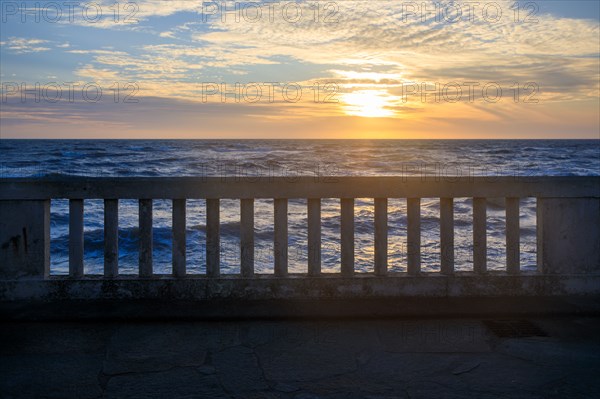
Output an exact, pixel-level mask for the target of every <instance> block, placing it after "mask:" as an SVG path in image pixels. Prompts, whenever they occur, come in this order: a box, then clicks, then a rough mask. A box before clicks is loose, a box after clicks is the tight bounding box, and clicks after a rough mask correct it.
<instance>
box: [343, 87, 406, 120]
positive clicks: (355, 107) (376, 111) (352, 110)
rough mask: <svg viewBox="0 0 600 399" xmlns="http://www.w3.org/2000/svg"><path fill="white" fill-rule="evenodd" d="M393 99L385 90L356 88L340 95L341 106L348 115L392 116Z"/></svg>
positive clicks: (368, 116)
mask: <svg viewBox="0 0 600 399" xmlns="http://www.w3.org/2000/svg"><path fill="white" fill-rule="evenodd" d="M393 100H394V98H393V96H390V94H389V93H388V92H387V90H357V91H353V92H351V93H346V94H344V95H343V96H342V106H343V107H344V112H345V113H346V114H348V115H353V116H362V117H366V118H385V117H391V116H394V111H393V110H392V109H390V107H391V106H392V105H393Z"/></svg>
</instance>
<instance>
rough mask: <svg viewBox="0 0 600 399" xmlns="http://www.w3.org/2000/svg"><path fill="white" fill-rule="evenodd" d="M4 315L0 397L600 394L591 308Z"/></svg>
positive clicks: (597, 332) (597, 325)
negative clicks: (349, 315) (557, 312)
mask: <svg viewBox="0 0 600 399" xmlns="http://www.w3.org/2000/svg"><path fill="white" fill-rule="evenodd" d="M528 320H529V321H531V322H533V323H534V325H535V326H537V327H539V328H540V329H541V330H543V332H545V333H546V335H547V336H546V337H521V338H500V337H498V336H496V335H495V334H494V333H492V332H491V331H490V329H489V328H488V327H487V326H486V324H484V323H483V322H482V319H480V318H472V319H448V318H446V319H414V318H413V319H387V320H318V321H317V320H315V321H266V320H256V321H172V322H167V321H164V322H160V321H153V322H150V321H149V322H124V321H112V322H111V321H106V322H83V321H79V322H48V321H47V322H17V321H14V322H9V323H5V324H4V325H2V326H1V327H0V339H1V341H2V342H3V344H2V346H1V348H0V392H2V395H1V396H2V397H3V398H34V397H35V398H154V397H156V398H173V399H175V398H290V399H292V398H293V399H309V398H477V399H485V398H557V399H558V398H560V399H564V398H592V397H600V379H599V378H598V375H600V340H598V337H599V336H600V318H598V317H584V316H577V317H575V316H573V317H549V318H529V319H528Z"/></svg>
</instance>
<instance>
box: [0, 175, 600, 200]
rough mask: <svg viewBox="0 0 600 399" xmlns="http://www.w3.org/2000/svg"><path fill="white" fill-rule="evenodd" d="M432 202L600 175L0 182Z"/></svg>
mask: <svg viewBox="0 0 600 399" xmlns="http://www.w3.org/2000/svg"><path fill="white" fill-rule="evenodd" d="M434 197H447V198H457V197H487V198H490V197H505V198H510V197H514V198H525V197H545V198H574V197H577V198H599V197H600V176H590V177H587V176H586V177H571V176H569V177H548V176H543V177H537V176H535V177H534V176H532V177H523V176H502V177H496V176H493V177H492V176H490V177H450V176H446V177H439V176H424V177H393V176H366V177H363V176H361V177H348V176H314V177H313V176H302V177H269V176H259V177H250V176H246V177H239V176H223V177H96V178H88V177H57V178H31V179H21V178H3V179H0V200H37V199H50V198H52V199H55V198H68V199H92V198H105V199H106V198H114V199H142V198H143V199H169V198H172V199H175V198H181V199H188V198H190V199H192V198H217V199H241V198H257V199H258V198H434Z"/></svg>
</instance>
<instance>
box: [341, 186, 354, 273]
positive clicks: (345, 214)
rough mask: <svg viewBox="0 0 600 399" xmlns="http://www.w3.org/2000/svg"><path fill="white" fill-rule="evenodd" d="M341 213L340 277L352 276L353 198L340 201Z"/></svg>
mask: <svg viewBox="0 0 600 399" xmlns="http://www.w3.org/2000/svg"><path fill="white" fill-rule="evenodd" d="M340 208H341V209H340V211H341V212H340V213H341V219H342V220H341V226H340V230H341V240H340V241H341V244H342V248H341V252H342V253H341V263H342V264H341V272H342V276H345V277H349V276H352V275H353V274H354V198H342V199H341V200H340Z"/></svg>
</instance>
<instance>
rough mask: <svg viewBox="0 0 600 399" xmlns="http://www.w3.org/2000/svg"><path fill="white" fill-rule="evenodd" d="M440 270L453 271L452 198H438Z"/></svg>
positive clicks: (450, 272) (447, 272)
mask: <svg viewBox="0 0 600 399" xmlns="http://www.w3.org/2000/svg"><path fill="white" fill-rule="evenodd" d="M440 247H441V272H442V273H443V274H452V273H454V199H453V198H440Z"/></svg>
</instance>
